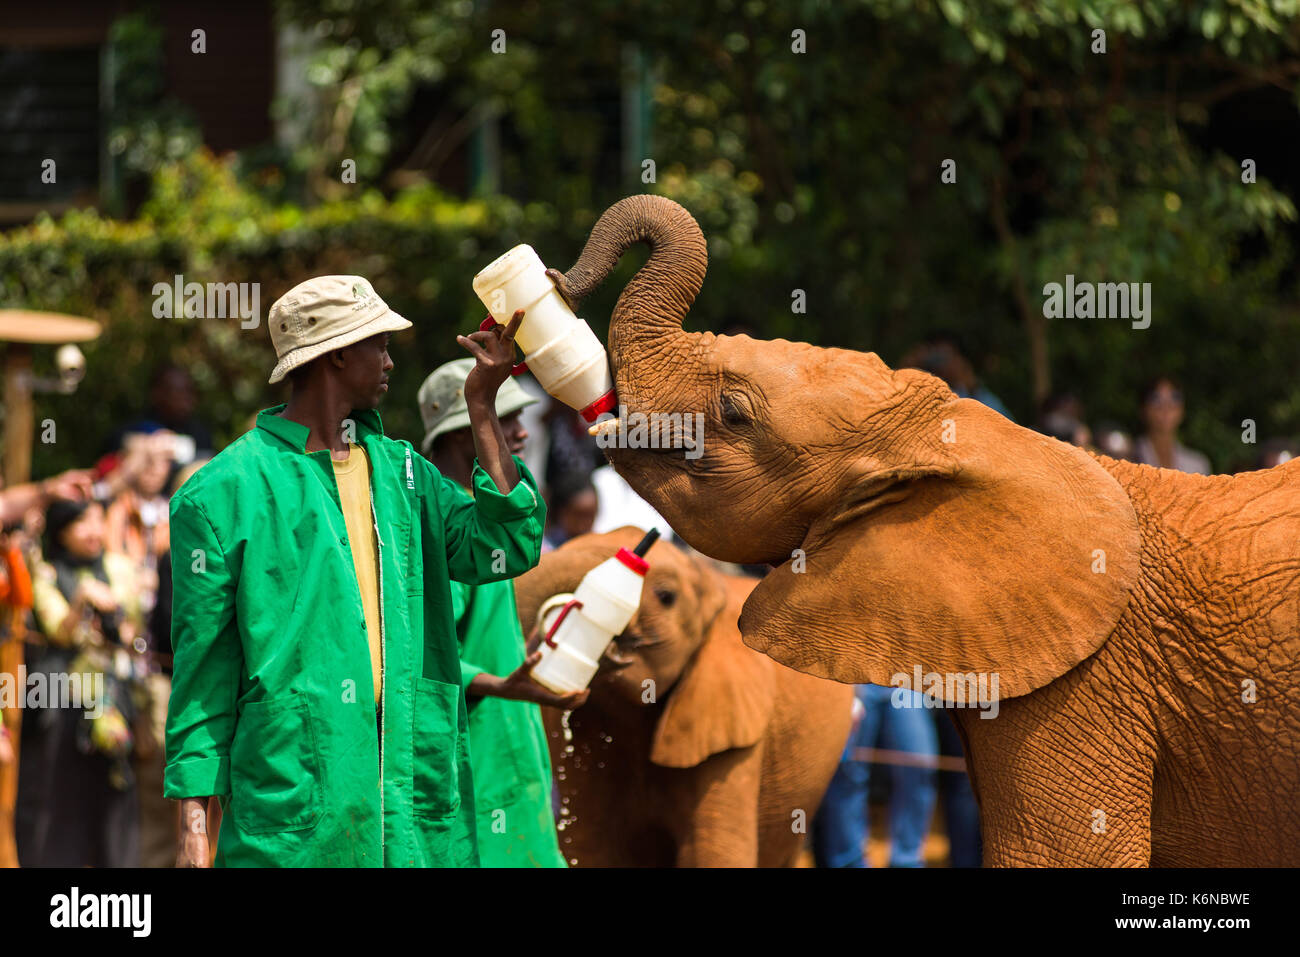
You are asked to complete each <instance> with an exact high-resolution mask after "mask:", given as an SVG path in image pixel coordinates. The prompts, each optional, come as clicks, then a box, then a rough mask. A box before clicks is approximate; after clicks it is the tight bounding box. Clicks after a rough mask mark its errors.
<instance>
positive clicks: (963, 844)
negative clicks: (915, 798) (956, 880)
mask: <svg viewBox="0 0 1300 957" xmlns="http://www.w3.org/2000/svg"><path fill="white" fill-rule="evenodd" d="M930 714H931V716H932V717H933V718H934V726H935V730H936V731H938V732H939V752H940V753H941V754H946V755H949V756H951V757H956V758H960V757H961V756H962V754H963V753H964V752H963V751H962V746H961V736H960V735H958V734H957V729H956V728H955V727H953V723H952V716H951V714H949V713H946V712H943V711H931V712H930ZM939 799H940V800H941V801H942V802H943V817H944V820H945V821H947V822H948V847H949V850H948V865H949V866H950V867H979V866H980V858H981V856H982V855H983V847H982V845H981V842H980V809H979V804H978V803H977V802H976V801H975V792H974V791H973V790H972V789H971V786H970V778H969V777H967V776H966V772H965V771H944V772H943V773H942V774H940V775H939Z"/></svg>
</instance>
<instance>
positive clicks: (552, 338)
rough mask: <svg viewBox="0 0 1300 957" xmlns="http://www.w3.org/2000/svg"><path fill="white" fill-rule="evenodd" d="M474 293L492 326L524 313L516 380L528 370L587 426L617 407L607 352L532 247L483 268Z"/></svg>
mask: <svg viewBox="0 0 1300 957" xmlns="http://www.w3.org/2000/svg"><path fill="white" fill-rule="evenodd" d="M474 292H475V294H476V295H477V296H478V297H479V299H481V300H482V301H483V304H484V305H485V306H487V308H488V312H490V313H491V314H492V319H493V320H495V321H496V322H500V323H503V324H504V323H506V322H508V321H509V320H510V317H511V316H513V315H514V314H515V312H516V310H519V309H522V310H524V318H523V321H522V322H521V323H520V324H519V330H518V331H517V332H516V333H515V341H516V342H517V343H519V348H520V349H522V350H523V352H524V362H523V363H522V364H520V365H519V366H516V368H515V372H516V374H517V373H519V372H523V371H524V370H525V369H527V370H528V371H529V372H531V373H532V374H533V375H534V376H535V377H536V378H537V381H538V382H540V383H541V385H542V388H544V389H545V390H546V391H547V392H549V393H550V394H551V395H553V396H554V397H555V398H557V399H559V400H560V401H561V402H563V403H564V404H565V405H567V406H569V407H570V408H572V409H576V410H578V412H580V413H581V414H582V417H583V418H584V419H586V420H587V421H588V422H595V421H596V418H597V416H599V415H600V414H601V413H602V412H611V411H613V410H614V409H615V408H616V407H617V403H618V399H617V397H616V395H615V392H614V379H613V377H612V376H611V375H610V372H609V362H608V360H607V359H606V357H605V347H604V346H603V345H602V344H601V341H600V340H599V339H597V338H596V334H595V333H594V332H592V331H591V328H590V327H589V326H588V325H587V324H586V323H585V322H584V321H583V320H581V319H579V318H578V317H577V316H575V315H574V314H573V310H572V309H570V308H569V305H568V303H566V302H565V301H564V297H563V296H561V295H560V292H559V290H558V289H556V288H555V284H554V283H552V282H551V280H550V279H549V278H548V277H547V275H546V266H545V265H543V263H542V260H541V259H540V258H539V257H538V255H537V253H536V251H534V249H533V247H532V246H529V245H527V244H526V243H525V244H520V245H518V246H516V247H515V248H514V249H511V250H510V251H509V252H507V253H504V254H503V255H501V256H499V257H497V258H496V259H495V260H493V261H492V262H491V263H490V264H488V265H487V266H486V267H484V268H483V269H482V270H481V271H480V272H479V273H478V275H476V276H475V277H474ZM484 325H485V326H490V325H491V323H490V322H486V321H485V323H484Z"/></svg>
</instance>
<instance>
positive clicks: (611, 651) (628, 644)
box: [601, 631, 664, 671]
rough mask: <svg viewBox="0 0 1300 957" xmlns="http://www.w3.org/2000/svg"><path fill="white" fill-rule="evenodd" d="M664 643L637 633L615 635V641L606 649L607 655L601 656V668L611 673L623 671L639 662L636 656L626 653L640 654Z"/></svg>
mask: <svg viewBox="0 0 1300 957" xmlns="http://www.w3.org/2000/svg"><path fill="white" fill-rule="evenodd" d="M663 643H664V641H663V639H662V638H646V637H643V636H642V635H639V634H637V633H636V632H632V631H624V632H623V633H622V634H619V635H615V636H614V640H613V641H611V642H610V643H609V647H608V648H606V649H605V654H604V655H603V656H601V667H602V668H603V669H606V670H610V671H621V670H622V669H624V668H626V667H628V666H629V665H634V664H636V662H637V659H636V657H635V656H634V655H628V654H625V652H639V651H643V650H645V649H646V648H654V647H655V646H657V645H662V644H663Z"/></svg>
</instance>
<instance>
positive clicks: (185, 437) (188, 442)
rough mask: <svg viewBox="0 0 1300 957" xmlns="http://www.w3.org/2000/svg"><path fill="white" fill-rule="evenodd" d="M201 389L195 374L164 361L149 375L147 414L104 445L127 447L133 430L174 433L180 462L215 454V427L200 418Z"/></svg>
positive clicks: (107, 449)
mask: <svg viewBox="0 0 1300 957" xmlns="http://www.w3.org/2000/svg"><path fill="white" fill-rule="evenodd" d="M198 405H199V397H198V390H197V389H196V388H195V386H194V378H193V376H191V375H190V374H189V372H188V371H186V370H185V369H184V368H183V367H181V366H179V365H177V364H176V363H174V362H164V363H163V364H162V365H160V366H158V367H157V368H156V369H154V372H153V375H152V376H150V377H149V405H148V407H147V408H146V409H145V411H144V414H143V415H141V416H140V417H139V418H137V419H135V420H134V421H132V422H128V423H127V424H126V425H123V426H121V427H120V428H118V429H116V430H115V431H114V432H113V433H112V435H110V436H109V439H108V443H107V445H106V446H105V448H104V451H105V452H106V453H111V452H114V451H116V450H118V449H121V448H124V447H125V445H126V436H127V435H128V434H130V433H144V434H152V433H154V432H159V431H166V432H169V433H171V438H170V439H168V441H169V442H170V443H171V444H172V450H171V451H172V458H173V459H174V460H175V463H176V466H177V467H180V466H183V465H188V464H189V463H190V462H193V461H194V459H196V458H198V457H200V456H204V457H211V456H212V454H213V446H212V431H211V430H210V429H209V428H208V427H207V426H206V425H205V424H204V423H203V422H202V421H201V420H200V419H199V418H198V416H197V414H196V410H197V409H198Z"/></svg>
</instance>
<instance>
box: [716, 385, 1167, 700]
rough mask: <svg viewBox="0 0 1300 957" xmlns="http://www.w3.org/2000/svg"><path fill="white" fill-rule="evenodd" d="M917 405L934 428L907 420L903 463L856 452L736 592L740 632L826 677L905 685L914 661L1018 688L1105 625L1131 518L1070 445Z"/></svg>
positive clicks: (1122, 571)
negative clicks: (826, 508) (782, 546)
mask: <svg viewBox="0 0 1300 957" xmlns="http://www.w3.org/2000/svg"><path fill="white" fill-rule="evenodd" d="M896 375H900V376H901V375H903V373H896ZM910 375H913V376H915V375H919V374H918V373H910ZM949 395H950V394H949ZM936 413H937V414H936ZM931 416H933V420H932V422H930V423H929V425H932V426H933V431H934V435H933V436H930V435H928V434H926V435H921V434H920V430H916V432H917V441H916V442H915V443H912V444H909V451H908V454H909V456H910V457H911V458H910V461H911V465H910V467H909V468H908V469H901V470H900V469H898V468H891V469H888V470H884V469H881V468H880V467H879V463H878V462H875V461H868V460H866V457H865V456H864V459H863V461H862V462H861V463H860V467H859V468H858V469H857V474H856V476H854V477H851V478H850V479H849V480H847V481H846V484H845V491H844V494H843V496H842V498H841V500H840V503H839V506H838V507H837V508H836V509H835V510H834V511H833V512H832V513H831V514H828V515H825V516H823V517H822V518H821V519H819V520H818V521H817V522H816V523H815V524H814V526H813V527H812V528H811V529H810V530H809V533H808V535H807V537H806V540H805V542H804V545H803V552H804V555H803V556H802V557H801V556H800V555H799V554H798V553H796V555H795V557H794V560H792V561H787V562H785V563H784V564H782V565H781V566H779V567H777V568H775V569H773V570H772V572H771V573H769V574H768V576H767V578H765V579H764V580H763V582H762V583H761V584H760V585H759V586H758V588H757V589H755V591H754V593H753V595H751V596H750V598H749V600H748V601H747V602H746V603H745V607H744V611H743V613H742V614H741V617H740V627H741V630H742V632H743V634H744V639H745V642H746V643H747V644H749V645H750V647H752V648H755V649H757V650H759V651H762V652H764V653H766V654H768V655H771V656H772V657H773V658H775V659H776V660H777V661H779V662H781V663H783V664H785V665H788V666H790V667H791V668H795V669H797V670H799V671H804V672H807V673H809V674H813V675H818V676H821V677H824V678H831V679H834V680H836V681H844V682H855V683H871V684H881V685H889V684H895V685H899V684H903V682H902V681H901V680H896V676H898V675H905V676H907V686H909V687H910V686H911V685H912V684H913V683H914V682H913V681H912V676H913V675H914V673H915V669H916V668H917V667H918V666H919V668H920V671H921V673H922V674H923V675H925V674H929V673H938V674H940V675H943V674H962V675H965V674H969V673H971V672H975V673H977V675H978V674H980V673H982V674H984V675H987V676H989V681H990V685H992V678H991V676H992V675H993V674H997V676H998V684H997V685H996V686H995V687H996V694H997V696H998V697H1001V698H1011V697H1016V696H1019V695H1023V694H1027V693H1028V692H1030V691H1033V690H1034V689H1036V688H1040V687H1042V686H1043V685H1046V684H1048V683H1049V682H1051V681H1053V680H1054V679H1055V678H1057V677H1059V676H1060V675H1062V674H1064V673H1065V672H1067V671H1069V670H1070V669H1071V668H1073V667H1074V666H1075V665H1077V664H1078V663H1079V662H1080V661H1082V660H1083V659H1085V658H1087V657H1088V656H1089V655H1091V654H1092V653H1093V652H1095V651H1096V650H1097V649H1098V648H1099V647H1101V645H1102V644H1103V643H1104V642H1105V641H1106V639H1107V637H1108V636H1109V635H1110V634H1111V632H1112V631H1113V630H1114V628H1115V625H1116V623H1117V622H1118V621H1119V618H1120V616H1121V615H1122V614H1123V613H1124V611H1125V609H1126V608H1127V606H1128V602H1129V596H1130V592H1131V589H1132V588H1133V586H1134V583H1135V582H1136V580H1137V577H1138V573H1139V560H1140V551H1141V542H1140V536H1139V531H1138V524H1137V517H1136V515H1135V513H1134V511H1133V506H1132V503H1131V502H1130V500H1129V497H1128V495H1127V494H1126V493H1125V492H1124V490H1123V489H1122V488H1121V487H1120V485H1119V483H1118V482H1117V481H1116V480H1115V479H1114V478H1113V477H1112V476H1111V475H1110V473H1108V472H1107V471H1106V470H1105V469H1104V468H1102V466H1101V464H1100V463H1099V461H1098V460H1097V459H1096V458H1095V457H1093V456H1091V455H1089V454H1088V453H1086V452H1084V451H1083V450H1081V449H1078V448H1074V447H1072V446H1068V445H1065V444H1064V443H1062V442H1058V441H1056V440H1055V439H1051V438H1048V437H1046V436H1042V435H1039V434H1038V433H1035V432H1030V431H1029V430H1028V429H1023V428H1020V427H1019V426H1017V425H1015V424H1014V423H1012V422H1010V421H1009V420H1007V419H1006V418H1004V417H1003V416H1001V415H999V414H998V413H996V412H994V411H992V410H991V409H988V408H987V407H985V406H983V405H981V404H979V403H977V402H975V401H974V400H971V399H952V398H947V399H945V400H944V401H942V402H941V403H936V406H935V407H934V408H932V409H930V410H928V414H927V415H926V416H925V418H926V419H927V420H930V419H931ZM929 425H927V426H926V427H925V428H926V430H927V432H928V430H929ZM912 431H913V429H912V428H911V427H909V432H912ZM850 471H852V470H850ZM924 680H925V681H926V684H927V685H928V686H930V687H933V685H932V684H931V679H928V678H927V679H924ZM967 680H969V679H967ZM943 687H944V688H945V690H948V691H951V690H953V689H954V688H960V687H962V684H961V683H959V682H953V683H950V682H948V681H944V682H943ZM915 690H921V689H919V688H918V689H915ZM927 690H929V689H928V688H927Z"/></svg>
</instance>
